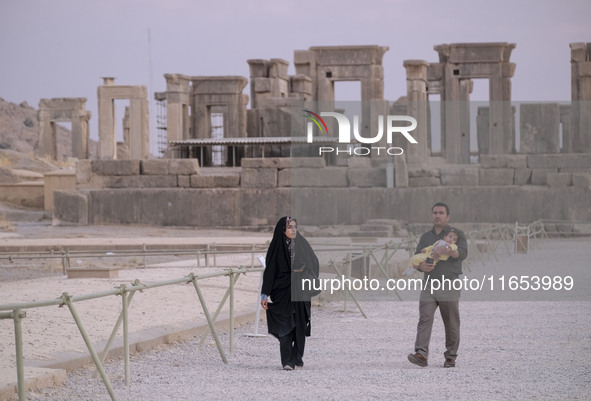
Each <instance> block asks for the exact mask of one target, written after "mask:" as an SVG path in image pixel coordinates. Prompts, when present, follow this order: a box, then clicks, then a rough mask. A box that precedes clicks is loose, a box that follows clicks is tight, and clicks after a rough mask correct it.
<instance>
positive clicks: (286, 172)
mask: <svg viewBox="0 0 591 401" xmlns="http://www.w3.org/2000/svg"><path fill="white" fill-rule="evenodd" d="M277 186H278V187H282V188H284V187H288V188H289V187H291V169H290V168H284V169H281V170H279V172H278V173H277Z"/></svg>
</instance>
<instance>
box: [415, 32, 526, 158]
mask: <svg viewBox="0 0 591 401" xmlns="http://www.w3.org/2000/svg"><path fill="white" fill-rule="evenodd" d="M513 48H515V44H514V43H504V42H503V43H455V44H443V45H438V46H434V49H435V50H436V51H437V52H438V53H439V63H431V64H430V65H429V68H428V71H427V80H428V88H427V93H429V94H439V95H441V108H442V109H441V118H442V124H441V126H442V133H441V135H442V144H441V148H442V153H443V155H444V157H445V159H446V160H447V161H449V162H451V163H469V162H470V126H469V113H470V109H469V100H470V93H471V91H472V81H471V80H472V79H474V78H488V79H489V88H490V91H489V99H490V124H489V130H488V138H486V139H485V141H486V142H487V143H488V147H487V149H486V151H487V152H488V153H490V154H508V153H514V152H515V138H514V136H513V129H512V110H511V77H512V76H513V73H514V72H515V64H513V63H510V62H509V59H510V57H511V51H512V50H513ZM407 74H408V73H407ZM425 107H426V105H425ZM422 123H423V124H425V123H426V122H424V121H423V122H422ZM420 125H421V123H420V122H419V126H420ZM480 153H482V149H481V152H480Z"/></svg>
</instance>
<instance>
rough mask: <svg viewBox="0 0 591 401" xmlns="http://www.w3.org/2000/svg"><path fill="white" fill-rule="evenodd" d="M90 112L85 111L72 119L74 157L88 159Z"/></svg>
mask: <svg viewBox="0 0 591 401" xmlns="http://www.w3.org/2000/svg"><path fill="white" fill-rule="evenodd" d="M89 119H90V114H89V113H84V114H83V115H80V116H79V117H78V118H76V119H73V120H72V157H75V158H78V159H88V136H89V135H88V134H89V133H88V120H89Z"/></svg>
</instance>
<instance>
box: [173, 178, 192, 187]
mask: <svg viewBox="0 0 591 401" xmlns="http://www.w3.org/2000/svg"><path fill="white" fill-rule="evenodd" d="M176 178H177V185H178V187H179V188H191V176H190V175H177V176H176Z"/></svg>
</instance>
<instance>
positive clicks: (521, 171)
mask: <svg viewBox="0 0 591 401" xmlns="http://www.w3.org/2000/svg"><path fill="white" fill-rule="evenodd" d="M531 173H532V169H531V168H516V169H515V178H514V180H513V183H514V184H515V185H529V184H531Z"/></svg>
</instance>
